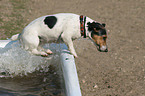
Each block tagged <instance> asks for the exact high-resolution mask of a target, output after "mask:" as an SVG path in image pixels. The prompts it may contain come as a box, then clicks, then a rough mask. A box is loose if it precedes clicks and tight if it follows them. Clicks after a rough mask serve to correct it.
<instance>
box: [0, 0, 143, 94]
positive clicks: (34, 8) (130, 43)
mask: <svg viewBox="0 0 145 96" xmlns="http://www.w3.org/2000/svg"><path fill="white" fill-rule="evenodd" d="M4 1H5V2H7V4H9V3H8V2H9V0H0V3H1V2H4ZM17 1H20V0H17ZM0 5H3V4H2V3H1V4H0ZM5 6H7V5H6V3H5ZM25 6H26V10H23V11H22V12H21V14H22V16H23V18H24V20H25V24H23V25H26V24H28V23H29V22H31V21H32V20H34V19H36V18H38V17H40V16H43V15H47V14H54V13H63V12H66V13H68V12H69V13H70V12H71V13H76V14H83V15H86V16H88V17H90V18H92V19H94V20H96V21H99V22H105V23H106V28H107V29H108V30H110V32H109V33H108V40H107V44H108V48H109V52H108V53H102V52H98V51H97V49H96V47H95V46H94V45H93V43H91V41H90V40H88V39H79V40H76V41H74V44H75V47H76V51H77V54H78V56H79V58H77V59H76V66H77V70H78V75H79V80H80V86H81V90H82V95H83V96H145V33H144V30H145V21H144V20H145V11H144V9H145V1H144V0H29V1H27V3H25ZM9 7H11V6H10V5H9V6H7V10H5V11H10V9H9ZM0 8H3V7H0ZM3 11H4V10H3ZM7 14H9V12H8V13H7ZM0 30H1V32H0V34H2V35H4V34H3V33H4V32H3V30H4V29H0ZM19 31H22V30H19Z"/></svg>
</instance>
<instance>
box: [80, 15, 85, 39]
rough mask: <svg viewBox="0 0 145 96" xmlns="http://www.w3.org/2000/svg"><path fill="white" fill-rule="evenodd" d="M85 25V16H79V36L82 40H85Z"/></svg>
mask: <svg viewBox="0 0 145 96" xmlns="http://www.w3.org/2000/svg"><path fill="white" fill-rule="evenodd" d="M85 23H86V16H83V15H81V16H80V29H81V36H83V37H84V38H86V29H85Z"/></svg>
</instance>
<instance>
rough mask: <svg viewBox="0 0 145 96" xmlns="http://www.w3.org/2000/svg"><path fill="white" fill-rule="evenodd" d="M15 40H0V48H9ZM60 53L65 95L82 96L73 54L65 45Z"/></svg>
mask: <svg viewBox="0 0 145 96" xmlns="http://www.w3.org/2000/svg"><path fill="white" fill-rule="evenodd" d="M14 42H17V41H11V40H0V48H11V45H12V44H13V43H14ZM63 46H64V47H63V50H62V51H61V55H60V64H61V65H60V67H61V69H62V74H63V78H64V90H65V94H66V96H82V95H81V90H80V85H79V80H78V75H77V70H76V65H75V60H74V57H73V55H71V54H69V51H68V50H67V47H66V45H63Z"/></svg>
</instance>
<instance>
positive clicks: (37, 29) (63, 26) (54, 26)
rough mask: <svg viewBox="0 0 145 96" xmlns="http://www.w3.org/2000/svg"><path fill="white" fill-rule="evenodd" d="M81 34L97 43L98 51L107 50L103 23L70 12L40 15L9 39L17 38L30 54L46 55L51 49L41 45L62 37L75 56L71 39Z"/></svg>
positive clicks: (50, 52)
mask: <svg viewBox="0 0 145 96" xmlns="http://www.w3.org/2000/svg"><path fill="white" fill-rule="evenodd" d="M81 36H84V38H86V37H89V38H90V39H91V40H92V41H93V42H94V43H95V44H96V45H97V49H98V50H99V51H101V52H107V51H108V50H107V46H106V38H107V34H106V29H105V24H100V23H98V22H96V21H94V20H92V19H90V18H89V17H86V16H82V15H81V16H80V15H77V14H72V13H59V14H54V15H47V16H43V17H40V18H38V19H36V20H34V21H32V22H31V23H30V24H29V25H27V26H26V27H25V28H24V30H23V32H22V33H20V34H16V35H13V36H12V37H11V40H17V39H19V40H20V42H21V44H22V45H23V48H24V49H26V50H29V51H30V52H31V53H32V54H35V55H42V56H48V54H52V51H51V50H49V49H43V48H42V47H41V46H42V45H43V44H45V43H51V42H54V43H55V42H56V41H58V40H59V39H62V40H63V41H64V43H65V44H66V45H67V46H68V48H69V50H70V53H71V54H73V55H74V57H77V54H76V51H75V49H74V46H73V42H72V41H73V40H75V39H77V38H79V37H81Z"/></svg>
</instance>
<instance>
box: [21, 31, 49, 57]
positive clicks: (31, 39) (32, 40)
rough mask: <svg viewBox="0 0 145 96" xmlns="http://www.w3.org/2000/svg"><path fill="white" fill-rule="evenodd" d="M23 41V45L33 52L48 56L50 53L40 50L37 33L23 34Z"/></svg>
mask: <svg viewBox="0 0 145 96" xmlns="http://www.w3.org/2000/svg"><path fill="white" fill-rule="evenodd" d="M20 41H21V43H22V45H23V47H24V48H25V49H26V50H29V51H30V52H31V53H32V54H35V55H41V56H45V57H46V56H48V54H47V53H46V52H45V51H43V50H42V51H39V50H38V45H39V38H38V36H37V35H35V34H34V35H31V36H30V35H27V36H26V35H25V36H23V35H22V38H21V40H20Z"/></svg>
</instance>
